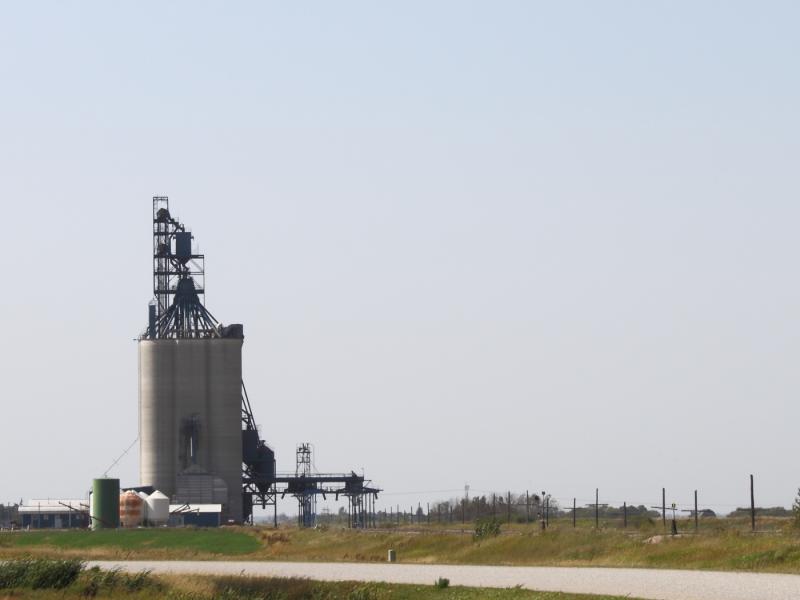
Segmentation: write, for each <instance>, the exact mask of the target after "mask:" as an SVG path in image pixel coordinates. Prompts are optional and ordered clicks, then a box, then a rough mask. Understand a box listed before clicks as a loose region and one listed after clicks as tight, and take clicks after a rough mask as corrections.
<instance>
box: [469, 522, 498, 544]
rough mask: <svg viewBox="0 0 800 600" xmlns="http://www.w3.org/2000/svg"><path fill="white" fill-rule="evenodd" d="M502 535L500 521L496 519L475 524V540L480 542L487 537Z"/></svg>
mask: <svg viewBox="0 0 800 600" xmlns="http://www.w3.org/2000/svg"><path fill="white" fill-rule="evenodd" d="M498 535H500V520H499V519H497V518H495V517H490V518H488V519H478V520H477V521H476V523H475V534H474V536H473V537H474V539H476V540H480V539H483V538H486V537H495V536H498Z"/></svg>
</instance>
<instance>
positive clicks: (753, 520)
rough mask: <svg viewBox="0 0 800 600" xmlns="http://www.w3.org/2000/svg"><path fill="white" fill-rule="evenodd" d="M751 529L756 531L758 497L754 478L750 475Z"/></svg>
mask: <svg viewBox="0 0 800 600" xmlns="http://www.w3.org/2000/svg"><path fill="white" fill-rule="evenodd" d="M750 527H751V528H752V530H753V531H755V530H756V496H755V492H754V486H753V476H752V475H750Z"/></svg>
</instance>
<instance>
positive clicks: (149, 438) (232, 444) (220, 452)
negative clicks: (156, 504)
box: [139, 198, 244, 522]
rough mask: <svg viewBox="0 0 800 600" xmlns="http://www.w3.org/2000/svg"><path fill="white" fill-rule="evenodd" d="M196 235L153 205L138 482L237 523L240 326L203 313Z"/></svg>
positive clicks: (162, 201)
mask: <svg viewBox="0 0 800 600" xmlns="http://www.w3.org/2000/svg"><path fill="white" fill-rule="evenodd" d="M191 240H192V237H191V233H190V232H188V231H186V230H185V228H184V226H183V224H181V223H179V222H178V221H176V220H175V219H173V218H172V216H171V215H170V213H169V204H168V200H167V199H166V198H154V199H153V265H154V268H153V291H154V295H155V297H154V301H153V303H152V304H151V305H150V313H149V324H148V327H147V330H146V332H145V333H143V334H142V335H141V336H140V338H139V436H140V463H139V464H140V472H139V474H140V483H141V485H143V486H153V487H154V488H156V489H157V490H160V491H162V492H163V493H164V494H166V495H167V496H168V497H169V498H170V499H171V500H173V501H174V502H175V503H180V504H183V503H185V504H211V503H213V504H222V505H223V515H222V518H223V522H224V521H226V520H228V519H231V520H234V521H236V522H241V521H242V519H243V503H242V343H243V339H244V335H243V328H242V326H241V325H231V326H228V327H224V326H222V325H221V324H220V323H218V322H217V321H216V319H214V317H213V316H212V315H211V314H210V313H209V312H208V310H206V308H205V306H204V305H203V302H202V300H201V296H202V295H203V293H204V283H205V282H204V271H205V269H204V257H203V255H201V254H196V253H193V251H192V244H191Z"/></svg>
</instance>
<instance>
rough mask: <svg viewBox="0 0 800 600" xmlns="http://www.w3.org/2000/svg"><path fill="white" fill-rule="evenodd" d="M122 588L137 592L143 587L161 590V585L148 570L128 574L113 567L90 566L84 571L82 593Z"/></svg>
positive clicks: (92, 594)
mask: <svg viewBox="0 0 800 600" xmlns="http://www.w3.org/2000/svg"><path fill="white" fill-rule="evenodd" d="M118 588H119V589H123V590H125V591H126V592H138V591H140V590H143V589H145V588H148V589H152V590H153V591H161V590H162V588H163V586H162V585H161V584H160V583H159V582H157V581H156V580H155V579H153V577H152V576H151V575H150V571H140V572H139V573H133V574H128V573H125V572H124V571H122V570H120V569H118V568H114V569H110V570H108V571H101V570H100V568H99V567H92V568H91V569H89V570H88V571H86V576H85V577H84V583H83V595H84V596H89V597H94V596H96V595H97V594H98V593H99V592H100V591H101V590H107V591H114V590H116V589H118Z"/></svg>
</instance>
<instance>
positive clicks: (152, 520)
mask: <svg viewBox="0 0 800 600" xmlns="http://www.w3.org/2000/svg"><path fill="white" fill-rule="evenodd" d="M145 503H146V504H147V509H146V510H147V524H148V525H153V526H159V525H166V524H167V521H168V520H169V498H167V496H166V495H164V494H162V493H161V492H159V491H158V490H156V491H155V492H153V493H152V494H150V495H149V496H148V497H147V500H145Z"/></svg>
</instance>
